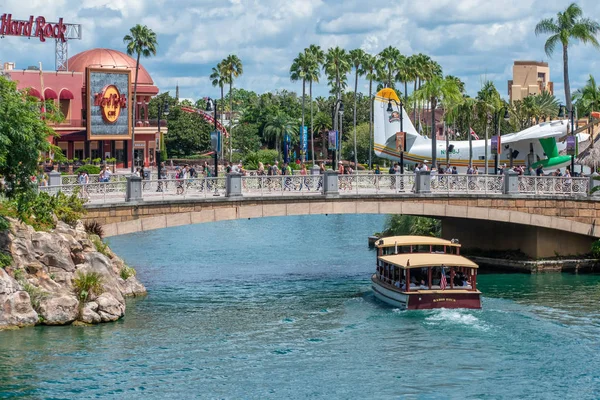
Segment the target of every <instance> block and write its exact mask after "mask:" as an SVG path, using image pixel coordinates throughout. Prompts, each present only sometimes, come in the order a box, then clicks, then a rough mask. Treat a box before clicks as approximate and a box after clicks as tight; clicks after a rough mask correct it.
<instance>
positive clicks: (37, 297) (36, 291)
mask: <svg viewBox="0 0 600 400" xmlns="http://www.w3.org/2000/svg"><path fill="white" fill-rule="evenodd" d="M21 286H22V287H23V290H24V291H26V292H27V293H28V294H29V301H30V302H31V307H33V309H34V310H35V311H36V312H39V309H40V303H41V302H42V300H44V299H46V298H48V293H47V292H46V291H44V290H43V289H41V288H38V287H35V286H33V285H32V284H30V283H29V282H21Z"/></svg>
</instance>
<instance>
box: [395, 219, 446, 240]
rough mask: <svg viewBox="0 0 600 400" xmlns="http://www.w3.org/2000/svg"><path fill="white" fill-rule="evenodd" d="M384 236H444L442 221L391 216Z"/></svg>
mask: <svg viewBox="0 0 600 400" xmlns="http://www.w3.org/2000/svg"><path fill="white" fill-rule="evenodd" d="M383 235H384V236H398V235H419V236H435V237H441V236H442V221H441V220H439V219H435V218H428V217H415V216H412V215H399V214H395V215H389V216H388V217H387V219H386V221H385V226H384V231H383Z"/></svg>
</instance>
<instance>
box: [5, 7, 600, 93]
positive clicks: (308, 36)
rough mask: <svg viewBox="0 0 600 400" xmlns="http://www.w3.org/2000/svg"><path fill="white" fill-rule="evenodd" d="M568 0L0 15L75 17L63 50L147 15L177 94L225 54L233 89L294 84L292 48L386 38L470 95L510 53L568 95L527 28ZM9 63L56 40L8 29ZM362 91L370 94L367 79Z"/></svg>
mask: <svg viewBox="0 0 600 400" xmlns="http://www.w3.org/2000/svg"><path fill="white" fill-rule="evenodd" d="M578 4H579V5H580V6H581V7H582V8H583V11H584V14H585V15H586V16H587V17H590V18H592V19H595V20H598V19H599V18H600V2H598V1H597V0H581V1H579V3H578ZM567 6H568V2H565V1H557V0H543V1H542V0H495V1H494V0H428V1H426V2H425V1H414V0H395V1H391V0H385V1H384V0H369V1H365V0H343V1H342V0H286V1H281V0H126V1H114V0H52V1H50V0H27V1H23V0H0V15H1V14H4V13H10V14H12V15H13V18H16V19H28V18H29V16H30V15H33V16H34V17H37V16H39V15H43V16H44V17H45V18H46V20H48V21H56V20H58V18H59V17H63V18H64V21H65V22H69V23H78V24H81V25H82V28H83V38H82V40H73V41H70V42H69V54H70V55H74V54H76V53H78V52H80V51H84V50H88V49H91V48H95V47H107V48H113V49H116V50H120V51H125V45H124V44H123V36H125V35H126V34H127V33H128V32H129V29H130V28H131V27H132V26H134V25H135V24H138V23H139V24H143V25H147V26H148V27H149V28H151V29H152V30H154V32H156V34H157V38H158V43H159V46H158V53H157V55H156V56H155V57H152V58H148V59H142V64H143V65H144V67H145V68H146V69H147V70H148V72H149V73H150V75H151V76H152V77H153V79H154V82H155V84H156V85H157V86H158V87H159V88H160V90H161V92H163V91H170V92H171V94H172V95H174V94H175V86H176V85H177V84H178V85H179V88H180V98H190V99H198V98H200V97H205V96H209V97H218V96H219V90H218V88H214V87H212V85H211V80H210V79H209V75H210V70H211V68H212V67H214V66H215V65H216V64H217V63H218V62H219V61H221V60H222V59H223V58H225V57H226V56H227V55H228V54H236V55H237V56H238V57H239V58H240V59H241V60H242V63H243V65H244V74H243V75H242V76H241V77H240V78H239V79H238V80H236V81H235V83H234V85H235V86H236V87H242V88H244V89H247V90H253V91H255V92H257V93H265V92H269V91H275V90H281V89H287V90H293V91H296V92H298V93H301V91H302V85H301V83H293V82H291V81H290V78H289V68H290V65H291V63H292V61H293V59H294V58H295V57H296V56H297V55H298V53H299V52H301V51H303V49H304V48H305V47H308V46H309V45H310V44H317V45H320V46H321V47H322V48H323V49H328V48H330V47H334V46H341V47H344V48H345V49H347V50H351V49H354V48H362V49H363V50H365V51H367V52H369V53H372V54H375V53H378V52H379V51H381V50H382V49H383V48H385V47H387V46H389V45H392V46H395V47H397V48H398V49H399V50H400V51H401V53H402V54H404V55H411V54H415V53H424V54H427V55H429V56H430V57H431V58H432V59H434V60H436V61H437V62H438V63H439V64H440V65H441V66H442V68H443V71H444V74H446V75H455V76H458V77H459V78H460V79H461V80H463V81H464V82H465V83H466V89H467V92H468V93H469V94H470V95H472V96H473V95H475V94H476V93H477V91H478V90H479V89H480V88H481V86H482V84H483V82H484V81H486V80H491V81H493V82H494V83H495V85H496V87H497V88H498V91H499V92H500V94H501V95H502V96H503V97H504V98H507V97H508V93H507V90H508V89H507V88H508V86H507V85H508V84H507V81H508V80H509V79H511V78H512V65H513V61H515V60H535V61H547V62H549V64H550V73H551V80H552V81H554V83H555V84H554V88H555V94H556V95H557V97H558V98H559V99H560V100H561V101H563V99H564V89H563V79H562V76H563V71H562V52H561V51H560V49H558V51H557V52H556V53H555V54H554V56H553V57H552V58H548V56H547V55H546V54H545V53H544V42H545V37H536V36H535V33H534V28H535V25H536V24H537V22H539V21H540V20H541V19H542V18H548V17H556V13H557V12H559V11H562V10H564V9H565V8H566V7H567ZM569 59H570V64H569V70H570V79H571V88H572V89H573V90H575V89H576V88H578V87H581V86H583V85H584V84H585V82H586V80H587V79H588V76H589V75H590V74H591V73H592V74H593V73H594V72H595V71H597V70H598V69H599V68H600V51H598V50H595V49H594V48H593V47H591V46H584V45H581V44H576V45H573V46H572V47H571V48H570V50H569ZM6 61H11V62H15V63H16V66H17V68H26V67H27V66H29V65H37V64H38V62H40V61H41V62H42V63H43V66H44V69H45V70H50V69H54V44H53V42H52V41H48V42H46V43H40V42H39V41H38V40H35V39H31V40H28V39H25V38H18V37H5V38H3V39H0V62H2V63H3V62H6ZM596 77H597V78H599V79H600V76H598V75H597V76H596ZM349 82H353V78H352V79H349ZM328 90H329V89H328V87H327V85H326V79H324V78H323V79H322V83H320V84H316V85H315V87H314V90H313V92H314V95H315V96H319V95H320V96H326V95H327V93H328ZM359 91H362V92H365V93H367V92H368V83H367V82H365V81H364V80H361V81H360V84H359Z"/></svg>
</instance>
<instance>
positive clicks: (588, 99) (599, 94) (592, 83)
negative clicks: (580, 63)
mask: <svg viewBox="0 0 600 400" xmlns="http://www.w3.org/2000/svg"><path fill="white" fill-rule="evenodd" d="M573 100H574V101H575V107H576V108H577V111H578V113H579V114H580V115H586V114H590V113H591V112H593V111H594V110H595V111H598V110H600V86H598V85H596V79H595V78H594V77H593V76H592V75H590V77H589V79H588V81H587V83H586V85H585V86H584V87H582V88H581V89H577V90H576V91H575V93H573Z"/></svg>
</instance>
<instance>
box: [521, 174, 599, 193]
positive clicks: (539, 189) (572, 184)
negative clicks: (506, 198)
mask: <svg viewBox="0 0 600 400" xmlns="http://www.w3.org/2000/svg"><path fill="white" fill-rule="evenodd" d="M518 178H519V193H522V194H534V195H570V196H587V194H588V193H589V184H590V179H589V178H565V177H560V176H519V177H518Z"/></svg>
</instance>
